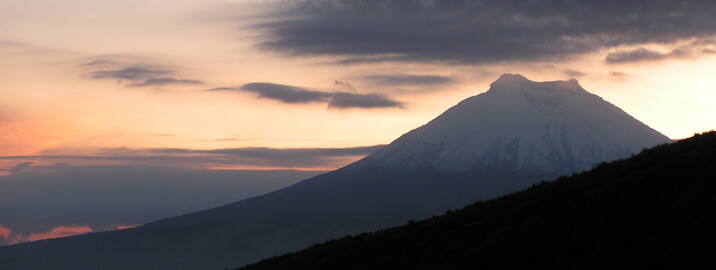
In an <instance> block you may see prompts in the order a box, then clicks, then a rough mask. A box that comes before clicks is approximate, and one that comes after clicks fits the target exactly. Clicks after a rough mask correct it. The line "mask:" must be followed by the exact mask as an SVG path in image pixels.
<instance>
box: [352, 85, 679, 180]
mask: <svg viewBox="0 0 716 270" xmlns="http://www.w3.org/2000/svg"><path fill="white" fill-rule="evenodd" d="M668 141H670V140H669V138H667V137H666V136H664V135H662V134H661V133H659V132H657V131H655V130H653V129H651V128H649V127H648V126H646V125H645V124H643V123H642V122H640V121H638V120H636V119H634V118H633V117H631V116H630V115H628V114H627V113H625V112H624V111H622V110H621V109H619V108H618V107H616V106H614V105H612V104H611V103H609V102H607V101H605V100H603V99H602V98H600V97H599V96H596V95H594V94H591V93H589V92H587V91H586V90H584V89H583V88H582V87H581V86H580V85H579V84H578V83H577V81H576V80H574V79H572V80H569V81H551V82H534V81H530V80H528V79H527V78H525V77H523V76H522V75H513V74H504V75H502V76H501V77H500V78H499V79H498V80H497V81H495V82H493V83H492V85H491V86H490V90H488V91H487V92H485V93H482V94H480V95H477V96H474V97H470V98H468V99H465V100H463V101H462V102H460V103H459V104H457V105H456V106H454V107H452V108H450V109H449V110H447V111H446V112H445V113H443V114H442V115H440V116H439V117H437V118H435V119H434V120H432V121H430V122H429V123H427V124H426V125H424V126H422V127H420V128H417V129H415V130H413V131H411V132H409V133H407V134H405V135H403V136H402V137H400V138H399V139H397V140H395V141H394V142H393V143H391V144H390V145H388V146H386V147H384V148H382V149H381V150H379V151H377V152H376V153H374V154H372V155H370V156H368V157H366V158H365V159H364V160H362V161H360V162H358V163H357V164H355V165H354V166H379V167H392V168H403V169H407V170H415V169H437V170H441V171H450V172H460V171H473V170H481V169H492V168H499V169H517V170H542V171H546V172H549V173H570V172H575V171H581V170H586V169H589V168H591V167H592V166H593V165H594V164H597V163H600V162H604V161H610V160H615V159H620V158H624V157H627V156H629V155H630V154H633V153H635V152H638V151H640V150H641V149H643V148H646V147H650V146H653V145H656V144H659V143H664V142H668Z"/></svg>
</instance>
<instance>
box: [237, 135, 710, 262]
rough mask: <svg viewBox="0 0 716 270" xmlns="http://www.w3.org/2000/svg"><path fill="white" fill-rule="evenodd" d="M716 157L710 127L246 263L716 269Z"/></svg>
mask: <svg viewBox="0 0 716 270" xmlns="http://www.w3.org/2000/svg"><path fill="white" fill-rule="evenodd" d="M714 163H716V132H714V131H711V132H707V133H703V134H697V135H695V136H694V137H691V138H688V139H684V140H680V141H678V142H675V143H670V144H662V145H659V146H656V147H653V148H650V149H647V150H644V151H642V152H640V153H639V154H637V155H634V156H632V157H630V158H627V159H623V160H619V161H613V162H610V163H602V164H600V165H598V166H597V167H595V168H594V169H592V170H590V171H587V172H583V173H580V174H575V175H572V176H569V177H561V178H559V179H557V180H555V181H550V182H542V183H539V184H536V185H534V186H532V187H530V188H528V189H526V190H523V191H520V192H516V193H513V194H509V195H505V196H502V197H499V198H496V199H492V200H488V201H480V202H475V203H473V204H471V205H469V206H467V207H465V208H462V209H460V210H456V211H449V212H447V213H446V214H444V215H441V216H437V217H433V218H431V219H427V220H423V221H417V222H414V221H410V222H408V223H407V224H405V225H402V226H399V227H394V228H388V229H383V230H380V231H376V232H372V233H362V234H359V235H352V236H344V237H342V238H340V239H336V240H332V241H328V242H325V243H321V244H315V245H313V246H312V247H310V248H306V249H304V250H301V251H298V252H294V253H289V254H284V255H281V256H276V257H273V258H269V259H265V260H262V261H261V262H258V263H255V264H251V265H247V266H245V267H243V268H240V269H243V270H269V269H271V270H278V269H329V268H330V269H476V268H488V269H525V268H545V269H649V268H683V267H684V266H685V265H688V267H689V268H691V269H712V268H713V267H714V266H716V259H714V258H716V251H714V250H713V249H712V248H711V247H712V246H713V245H714V244H716V218H715V216H714V215H713V209H715V208H716V197H714V196H713V194H714V192H716V181H715V180H714V179H716V170H714V169H713V164H714Z"/></svg>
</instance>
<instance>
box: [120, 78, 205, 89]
mask: <svg viewBox="0 0 716 270" xmlns="http://www.w3.org/2000/svg"><path fill="white" fill-rule="evenodd" d="M167 84H204V82H202V81H199V80H187V79H176V78H167V77H163V78H150V79H146V80H144V81H143V82H141V83H133V84H129V85H127V86H130V87H143V86H158V85H167Z"/></svg>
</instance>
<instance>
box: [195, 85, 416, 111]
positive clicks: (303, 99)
mask: <svg viewBox="0 0 716 270" xmlns="http://www.w3.org/2000/svg"><path fill="white" fill-rule="evenodd" d="M334 87H340V88H347V87H349V88H350V89H352V91H355V88H353V86H350V84H347V83H344V82H339V81H336V83H335V85H334ZM207 91H232V92H248V93H254V94H257V95H258V97H259V98H265V99H272V100H276V101H280V102H283V103H289V104H305V103H327V104H328V107H329V108H338V109H349V108H362V109H376V108H403V105H404V104H403V103H402V102H399V101H395V100H393V99H392V98H390V97H388V96H387V95H383V94H375V93H371V94H360V93H357V92H343V91H338V92H324V91H318V90H309V89H307V88H303V87H297V86H291V85H283V84H275V83H265V82H259V83H247V84H244V85H243V86H241V87H219V88H212V89H209V90H207Z"/></svg>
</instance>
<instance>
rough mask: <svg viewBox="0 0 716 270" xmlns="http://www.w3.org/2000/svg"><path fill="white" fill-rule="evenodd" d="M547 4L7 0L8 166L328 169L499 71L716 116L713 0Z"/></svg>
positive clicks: (629, 107)
mask: <svg viewBox="0 0 716 270" xmlns="http://www.w3.org/2000/svg"><path fill="white" fill-rule="evenodd" d="M648 2H649V3H655V2H653V1H648ZM519 3H522V2H519ZM540 3H541V2H539V1H538V2H535V3H532V4H527V3H522V4H520V5H512V4H509V3H507V2H500V3H499V4H497V3H491V2H487V3H484V4H478V3H477V2H475V1H408V2H403V1H399V2H395V3H393V2H392V1H362V2H361V3H353V2H352V1H177V0H171V1H169V0H167V1H161V0H155V1H144V0H142V1H134V0H130V1H108V0H104V1H69V0H68V1H54V0H53V1H49V0H44V1H43V0H40V1H25V0H23V1H14V0H4V1H2V2H0V54H1V55H0V57H1V58H2V61H0V76H1V77H0V97H2V98H0V155H2V156H3V160H2V165H3V167H2V170H3V171H4V172H5V174H7V173H8V172H11V171H12V169H13V167H15V166H16V165H17V164H20V163H23V162H34V164H33V165H35V166H37V165H47V164H54V163H58V162H64V163H68V164H92V163H93V162H95V163H113V162H114V163H132V162H145V163H146V162H149V163H151V164H154V165H168V164H169V163H173V164H175V165H176V164H179V165H181V166H196V167H202V168H211V167H215V168H303V169H326V168H335V167H338V166H341V165H343V164H345V163H346V162H350V160H354V159H355V158H357V157H359V156H361V155H365V154H367V153H369V152H370V151H369V150H370V149H372V148H355V147H366V146H374V145H380V144H386V143H389V142H390V141H392V140H393V139H395V138H397V137H398V136H399V135H401V134H403V133H405V132H407V131H409V130H411V129H413V128H416V127H418V126H420V125H422V124H424V123H425V122H427V121H429V120H430V119H432V118H434V117H435V116H437V115H438V114H439V113H441V112H442V111H444V110H445V109H447V108H449V107H450V106H452V105H454V104H455V103H457V102H458V101H460V100H462V99H464V98H467V97H469V96H473V95H476V94H479V93H481V92H484V91H486V90H487V89H488V88H489V83H490V82H491V81H494V80H495V79H496V78H497V77H499V75H500V74H502V73H521V74H523V75H525V76H527V77H528V78H530V79H532V80H535V81H542V80H562V79H569V78H576V79H578V80H579V81H580V84H581V85H582V86H583V87H584V88H585V89H587V90H588V91H590V92H592V93H595V94H597V95H600V96H602V97H603V98H605V99H606V100H608V101H610V102H612V103H614V104H615V105H617V106H619V107H621V108H622V109H624V110H625V111H627V112H628V113H630V114H632V115H633V116H635V117H636V118H638V119H640V120H641V121H643V122H645V123H646V124H648V125H650V126H651V127H653V128H655V129H657V130H658V131H661V132H662V133H664V134H666V135H667V136H669V137H671V138H683V137H687V136H690V135H692V134H693V133H694V132H700V131H704V130H709V129H712V128H713V127H714V126H716V117H713V116H714V115H716V106H714V105H713V100H716V94H714V85H716V76H714V75H713V74H714V73H713V72H714V70H716V54H715V52H716V41H715V40H714V39H713V38H714V35H715V34H716V28H715V27H713V26H714V19H713V18H712V17H713V14H714V13H711V11H713V8H714V4H700V3H698V2H693V3H691V2H689V3H691V4H688V5H687V4H683V3H680V2H678V3H672V1H665V2H664V3H665V4H660V5H651V6H650V7H639V6H638V5H633V6H630V5H627V4H623V3H619V4H616V6H615V5H607V4H576V3H575V4H572V5H566V4H564V5H550V4H540ZM247 148H248V149H247ZM268 148H276V149H268ZM285 148H292V149H291V151H294V152H296V151H299V152H300V153H311V154H309V156H311V157H312V159H311V160H310V161H309V160H300V159H297V158H295V157H294V156H295V153H286V151H282V149H285ZM294 148H296V149H294ZM316 148H327V149H316ZM344 148H348V149H344ZM167 149H173V150H172V151H167ZM227 149H231V151H215V150H227ZM174 150H175V151H174ZM195 150H199V152H196V151H195ZM212 151H213V152H212ZM57 156H64V158H59V157H57ZM97 156H101V157H102V159H101V160H99V159H94V158H93V157H97ZM299 156H301V155H299ZM194 157H201V158H194ZM137 160H141V161H137Z"/></svg>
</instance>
